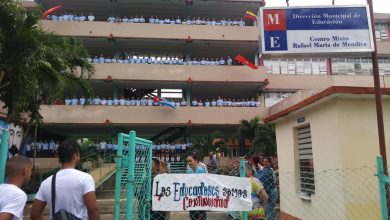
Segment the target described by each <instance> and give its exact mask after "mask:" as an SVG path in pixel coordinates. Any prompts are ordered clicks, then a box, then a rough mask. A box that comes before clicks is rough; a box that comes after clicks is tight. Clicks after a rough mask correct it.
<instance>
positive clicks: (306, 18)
mask: <svg viewBox="0 0 390 220" xmlns="http://www.w3.org/2000/svg"><path fill="white" fill-rule="evenodd" d="M260 14H261V16H260V20H261V22H260V28H261V51H262V53H263V54H317V53H340V52H343V53H351V52H358V53H364V52H372V51H373V40H374V39H373V36H372V32H371V19H370V15H369V9H368V7H367V6H366V5H364V6H351V7H348V6H333V7H299V8H298V7H285V8H262V9H261V12H260Z"/></svg>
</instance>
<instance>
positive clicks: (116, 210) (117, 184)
mask: <svg viewBox="0 0 390 220" xmlns="http://www.w3.org/2000/svg"><path fill="white" fill-rule="evenodd" d="M123 148H124V147H123V134H121V133H120V134H118V150H117V159H116V175H115V206H114V219H115V220H119V218H120V211H121V190H122V183H121V181H122V176H123V173H122V166H123Z"/></svg>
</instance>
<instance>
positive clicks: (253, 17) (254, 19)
mask: <svg viewBox="0 0 390 220" xmlns="http://www.w3.org/2000/svg"><path fill="white" fill-rule="evenodd" d="M244 18H246V19H250V20H252V21H257V16H256V15H255V14H253V13H252V12H250V11H246V13H245V15H244Z"/></svg>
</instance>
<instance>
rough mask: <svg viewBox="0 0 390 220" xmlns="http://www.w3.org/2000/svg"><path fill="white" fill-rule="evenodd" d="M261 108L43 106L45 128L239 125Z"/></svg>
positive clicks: (261, 110) (260, 110)
mask: <svg viewBox="0 0 390 220" xmlns="http://www.w3.org/2000/svg"><path fill="white" fill-rule="evenodd" d="M263 111H264V108H258V107H178V108H177V109H176V110H174V109H171V108H168V107H160V106H150V107H146V106H131V107H128V106H65V105H53V106H46V105H44V106H42V107H41V114H42V116H43V123H44V125H45V126H46V125H56V124H63V125H66V124H68V125H69V124H77V125H91V124H94V125H96V126H99V125H107V126H109V125H134V126H136V125H148V126H157V125H168V126H191V125H194V126H196V125H238V124H239V123H240V120H242V119H252V118H253V117H255V116H260V115H261V114H262V112H263Z"/></svg>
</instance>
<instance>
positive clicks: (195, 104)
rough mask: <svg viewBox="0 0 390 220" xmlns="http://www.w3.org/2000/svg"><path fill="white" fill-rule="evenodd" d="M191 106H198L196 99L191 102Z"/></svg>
mask: <svg viewBox="0 0 390 220" xmlns="http://www.w3.org/2000/svg"><path fill="white" fill-rule="evenodd" d="M191 105H192V106H198V101H197V100H196V98H194V99H193V100H192V102H191Z"/></svg>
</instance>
